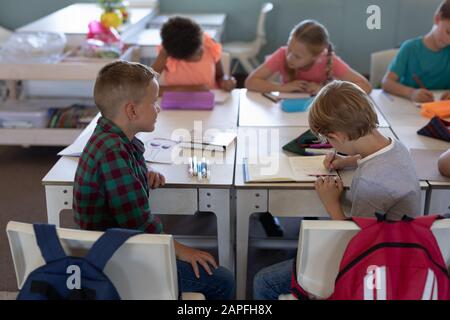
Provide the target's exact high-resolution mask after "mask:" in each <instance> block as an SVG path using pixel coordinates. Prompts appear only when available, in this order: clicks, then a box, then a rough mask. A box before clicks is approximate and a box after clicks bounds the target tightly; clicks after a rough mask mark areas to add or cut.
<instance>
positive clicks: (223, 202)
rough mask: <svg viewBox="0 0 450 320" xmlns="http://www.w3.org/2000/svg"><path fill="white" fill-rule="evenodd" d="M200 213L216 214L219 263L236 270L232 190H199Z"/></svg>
mask: <svg viewBox="0 0 450 320" xmlns="http://www.w3.org/2000/svg"><path fill="white" fill-rule="evenodd" d="M198 195H199V205H198V208H199V210H200V211H211V212H214V214H215V215H216V218H217V242H218V247H219V263H220V264H221V265H222V266H224V267H226V268H228V269H229V270H231V271H233V270H234V261H233V260H234V259H233V256H232V251H231V236H230V235H231V230H230V221H231V217H230V201H231V199H230V190H229V189H199V194H198Z"/></svg>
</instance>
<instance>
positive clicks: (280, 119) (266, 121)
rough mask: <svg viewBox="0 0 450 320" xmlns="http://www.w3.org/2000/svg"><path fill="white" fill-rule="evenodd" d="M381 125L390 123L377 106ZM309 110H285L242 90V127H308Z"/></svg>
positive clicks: (258, 95)
mask: <svg viewBox="0 0 450 320" xmlns="http://www.w3.org/2000/svg"><path fill="white" fill-rule="evenodd" d="M375 111H376V112H377V115H378V120H379V122H380V127H383V128H388V127H389V124H388V122H387V121H386V119H385V118H384V117H383V115H382V114H381V112H380V111H379V110H378V109H377V108H375ZM308 114H309V112H292V113H289V112H284V111H283V110H282V109H281V107H280V106H279V105H278V104H277V103H274V102H272V101H270V100H269V99H267V98H265V97H264V96H263V95H262V94H261V93H259V92H253V91H247V90H242V91H241V99H240V109H239V126H241V127H307V126H309V124H308Z"/></svg>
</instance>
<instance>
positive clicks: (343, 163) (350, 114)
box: [309, 81, 420, 220]
mask: <svg viewBox="0 0 450 320" xmlns="http://www.w3.org/2000/svg"><path fill="white" fill-rule="evenodd" d="M377 124H378V120H377V115H376V113H375V111H374V105H373V104H372V102H371V100H370V99H369V97H368V96H367V95H366V94H365V93H364V92H363V91H362V90H360V88H358V87H357V86H355V85H353V84H351V83H349V82H344V81H335V82H333V83H330V84H329V85H328V86H326V87H325V88H324V89H323V90H322V91H321V92H320V93H319V95H318V96H317V97H316V99H314V102H313V104H312V107H311V110H310V114H309V125H310V127H311V130H312V131H313V132H315V133H316V134H317V135H318V136H319V137H322V138H323V139H326V140H327V141H328V142H329V143H330V144H331V145H332V146H333V147H334V148H335V149H336V151H337V152H339V153H342V154H346V155H347V156H345V157H344V156H340V155H337V154H332V155H328V156H327V157H326V158H325V161H324V165H325V167H326V168H329V169H335V170H338V169H344V168H347V167H356V171H355V173H354V176H353V180H352V185H351V187H350V195H351V200H352V206H351V215H352V216H366V217H370V216H373V215H374V214H375V212H380V213H385V214H387V217H388V219H391V220H399V219H401V218H402V216H403V215H409V216H415V215H419V214H420V186H419V180H418V178H417V175H416V172H415V169H414V165H413V162H412V159H411V156H410V154H409V152H408V150H407V149H406V147H405V146H404V145H403V144H402V143H401V142H400V141H398V140H393V139H390V138H387V137H385V136H384V135H382V134H381V133H380V131H378V129H377ZM315 187H316V190H317V193H318V195H319V197H320V199H321V201H322V203H323V205H324V206H325V209H326V210H327V212H328V213H329V215H330V217H331V218H332V219H339V220H340V219H345V215H344V213H343V210H342V206H341V202H340V195H341V193H342V190H343V185H342V181H341V180H340V179H338V178H337V179H335V177H325V178H319V179H318V180H317V181H316V183H315Z"/></svg>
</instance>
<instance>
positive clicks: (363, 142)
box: [253, 81, 420, 299]
mask: <svg viewBox="0 0 450 320" xmlns="http://www.w3.org/2000/svg"><path fill="white" fill-rule="evenodd" d="M377 123H378V120H377V114H376V113H375V111H374V106H373V105H372V102H371V101H370V99H369V97H368V96H367V94H366V93H365V92H364V91H362V90H361V89H360V88H359V87H358V86H356V85H354V84H352V83H350V82H345V81H333V82H331V83H329V84H327V85H326V86H325V87H324V88H323V89H322V90H320V92H319V94H318V95H317V97H316V98H315V99H314V102H313V103H312V106H311V109H310V112H309V126H310V127H311V130H312V131H313V132H315V133H316V135H317V136H318V137H321V138H323V140H325V139H326V140H328V141H329V143H331V144H332V145H333V147H334V148H335V149H336V151H338V152H340V153H344V154H348V155H349V156H347V157H342V156H339V155H336V154H332V155H328V156H327V157H326V158H325V161H324V165H325V167H326V168H330V169H342V168H345V167H356V166H357V167H358V168H357V169H356V172H355V174H354V176H353V181H352V185H351V189H350V193H351V199H352V209H351V214H352V215H354V216H366V217H370V216H375V212H380V213H386V214H387V218H388V219H390V220H397V219H401V218H402V217H403V215H405V214H406V215H408V216H415V215H418V214H420V186H419V180H418V179H417V175H416V173H415V169H414V166H413V164H412V160H411V158H410V155H409V152H408V150H406V148H405V147H404V146H403V145H402V144H401V143H400V142H399V141H395V140H391V139H389V138H386V137H385V136H383V135H382V134H381V133H380V132H379V131H378V130H377ZM315 187H316V191H317V193H318V195H319V197H320V200H321V201H322V203H323V205H324V206H325V209H326V210H327V212H328V214H329V215H330V216H331V218H332V219H345V218H346V217H345V215H344V212H343V210H342V206H341V202H340V197H341V194H342V191H343V189H344V187H343V184H342V181H341V179H339V178H335V177H334V176H333V177H326V178H325V177H324V178H318V179H317V181H316V182H315ZM291 272H292V260H287V261H283V262H280V263H277V264H275V265H272V266H269V267H267V268H264V269H262V270H261V271H259V272H258V273H257V274H256V276H255V278H254V280H253V296H254V297H255V298H256V299H276V298H277V297H278V296H279V295H280V294H285V293H289V292H290V284H291V282H290V280H291V277H290V274H291Z"/></svg>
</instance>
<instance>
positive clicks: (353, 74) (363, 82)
mask: <svg viewBox="0 0 450 320" xmlns="http://www.w3.org/2000/svg"><path fill="white" fill-rule="evenodd" d="M339 79H340V80H344V81H348V82H352V83H354V84H356V85H358V86H359V87H360V88H361V89H363V90H364V91H365V92H366V93H367V94H369V93H370V92H371V91H372V86H371V85H370V83H369V81H368V80H367V79H366V78H365V77H364V76H363V75H361V74H360V73H359V72H357V71H356V70H353V69H352V68H349V69H348V71H347V72H346V73H345V74H344V75H343V76H341V77H340V78H339Z"/></svg>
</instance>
